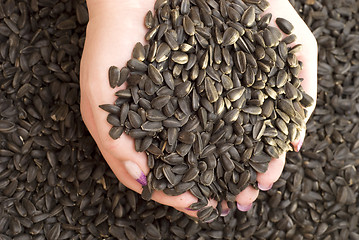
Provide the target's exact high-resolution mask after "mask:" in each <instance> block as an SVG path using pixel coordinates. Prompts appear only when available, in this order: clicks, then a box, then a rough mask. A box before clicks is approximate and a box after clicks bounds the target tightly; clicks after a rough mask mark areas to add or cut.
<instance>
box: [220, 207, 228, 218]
mask: <svg viewBox="0 0 359 240" xmlns="http://www.w3.org/2000/svg"><path fill="white" fill-rule="evenodd" d="M229 211H230V210H229V208H227V209H222V212H221V217H225V216H227V215H228V214H229Z"/></svg>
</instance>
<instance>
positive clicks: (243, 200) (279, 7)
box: [237, 0, 318, 210]
mask: <svg viewBox="0 0 359 240" xmlns="http://www.w3.org/2000/svg"><path fill="white" fill-rule="evenodd" d="M269 3H270V6H269V7H268V9H266V11H265V12H264V13H263V15H264V14H266V13H271V14H272V19H271V22H270V25H271V26H277V25H276V23H275V20H276V19H277V18H278V17H280V18H284V19H287V20H288V21H289V22H291V23H292V24H293V26H294V30H293V34H295V35H296V36H297V40H296V41H295V42H293V43H292V44H290V46H294V45H296V44H302V51H300V52H298V53H297V54H296V56H297V58H298V60H300V61H302V63H303V70H302V71H301V72H300V74H299V77H300V78H303V79H304V80H303V82H302V87H303V89H304V91H305V92H306V93H307V94H309V95H310V96H311V97H312V98H313V99H314V104H313V105H312V106H310V107H308V108H307V109H306V110H307V111H308V114H307V118H306V119H305V122H307V121H308V119H309V117H310V116H311V114H312V113H313V111H314V108H315V105H316V104H315V103H316V99H317V61H318V60H317V58H318V49H317V42H316V39H315V37H314V35H313V34H312V32H311V31H310V29H309V28H308V26H307V25H306V24H305V22H304V21H303V20H302V19H301V18H300V16H299V15H298V14H297V12H296V11H295V9H294V8H293V6H292V5H291V4H290V2H289V1H288V0H269ZM283 35H284V37H285V36H286V35H285V34H284V33H283ZM304 138H305V129H304V130H302V131H301V132H300V135H299V138H298V139H296V140H295V141H294V142H292V146H293V148H294V149H295V151H297V152H298V151H299V150H300V148H301V147H302V144H303V141H304ZM285 156H286V154H285V153H283V154H282V155H281V156H280V157H279V158H278V159H272V160H271V161H270V162H269V165H268V170H267V171H266V172H265V173H258V174H257V182H258V188H259V189H260V190H263V191H267V190H269V189H271V187H272V185H273V183H274V182H275V181H277V180H278V178H279V177H280V175H281V173H282V171H283V168H284V164H285ZM246 190H247V191H248V192H246V191H242V192H241V193H240V194H239V195H238V196H237V202H238V204H240V206H238V207H239V209H243V210H248V209H250V207H251V205H252V202H253V201H254V200H255V199H256V198H257V196H258V193H259V191H258V190H255V189H253V188H251V187H248V188H247V189H246Z"/></svg>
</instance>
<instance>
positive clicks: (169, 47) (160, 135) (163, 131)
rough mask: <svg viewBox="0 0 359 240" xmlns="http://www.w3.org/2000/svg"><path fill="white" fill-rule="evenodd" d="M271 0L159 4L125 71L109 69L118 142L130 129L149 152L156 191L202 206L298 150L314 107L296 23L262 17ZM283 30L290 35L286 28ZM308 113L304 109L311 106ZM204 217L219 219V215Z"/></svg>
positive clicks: (228, 196) (229, 196)
mask: <svg viewBox="0 0 359 240" xmlns="http://www.w3.org/2000/svg"><path fill="white" fill-rule="evenodd" d="M268 4H269V3H268V2H267V1H255V2H251V1H245V2H243V1H241V0H234V1H225V0H220V1H217V0H211V1H204V0H195V1H189V0H182V1H176V0H173V1H167V0H157V1H156V3H155V6H154V9H155V12H154V14H153V13H152V12H151V11H149V12H148V13H147V14H146V16H145V26H146V27H147V28H149V30H148V32H147V34H146V36H145V39H146V40H147V41H148V44H146V45H145V46H143V45H142V44H141V43H137V44H136V45H135V47H134V49H133V52H132V58H131V59H130V60H129V61H128V62H127V65H126V66H125V67H123V68H122V69H119V68H118V67H116V66H112V67H110V69H109V82H110V85H111V86H112V87H115V86H121V85H122V84H123V83H124V82H126V83H127V88H126V89H122V90H119V91H117V92H116V96H117V97H118V99H117V100H116V102H115V104H104V105H101V106H100V107H101V108H102V109H104V110H106V111H108V112H109V115H108V118H107V121H108V122H109V123H110V124H111V125H113V127H112V129H111V130H110V133H109V134H110V135H111V137H112V138H114V139H117V138H118V137H120V136H121V134H122V133H123V132H125V133H126V134H128V135H130V136H131V137H132V138H133V139H135V148H136V150H137V151H140V152H143V151H146V153H147V154H148V165H149V167H150V169H151V172H150V173H149V175H148V176H147V180H148V185H147V186H145V187H144V193H143V194H142V195H143V197H144V198H146V199H149V198H150V197H151V193H152V192H153V190H161V191H164V193H166V194H167V195H171V196H176V195H179V194H182V193H184V192H186V191H188V190H189V191H190V192H191V193H192V194H193V195H194V196H196V197H197V198H198V199H199V200H200V202H199V203H196V204H195V205H193V206H191V208H192V209H193V210H198V209H201V208H202V207H204V206H205V205H206V204H207V202H208V199H209V198H212V199H215V200H217V201H221V200H226V201H227V202H228V203H229V205H230V206H231V207H232V208H234V207H235V204H234V203H235V196H236V195H237V194H239V193H240V192H241V191H242V190H243V189H245V188H246V187H247V186H249V185H254V186H255V184H256V174H257V173H263V172H265V171H266V170H267V168H268V163H269V161H270V160H271V159H272V158H278V157H279V156H280V155H281V154H282V153H284V152H287V151H290V150H292V147H291V145H290V143H291V142H292V141H294V140H295V139H296V138H297V137H298V134H299V132H300V131H301V129H303V128H305V122H304V119H305V117H306V110H305V109H304V108H305V107H308V106H310V105H312V104H313V99H312V98H311V97H310V96H309V95H308V94H306V93H305V92H304V91H303V89H302V87H301V81H302V79H300V78H299V77H298V75H299V72H300V70H301V68H302V63H301V62H300V61H298V59H297V58H296V55H295V53H296V52H297V51H299V50H300V48H301V45H295V46H292V47H289V46H288V44H289V43H292V42H293V40H295V38H296V37H295V35H293V34H292V35H291V33H292V31H293V25H292V24H291V23H290V22H289V21H287V20H285V19H283V18H277V19H276V23H277V25H278V27H279V28H277V27H272V26H269V25H268V24H269V22H270V20H271V14H270V13H267V14H263V11H264V10H265V9H266V8H267V7H268ZM279 29H280V30H282V31H283V32H284V33H285V34H288V36H287V37H284V34H283V33H282V32H281V31H280V30H279ZM303 107H304V108H303ZM212 210H213V209H210V210H208V211H205V214H201V213H202V212H201V211H200V212H199V215H201V216H202V217H200V219H206V220H207V221H208V220H211V219H212V218H215V217H216V216H217V215H218V213H217V211H216V210H213V212H211V211H212Z"/></svg>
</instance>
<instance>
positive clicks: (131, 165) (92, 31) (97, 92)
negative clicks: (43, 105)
mask: <svg viewBox="0 0 359 240" xmlns="http://www.w3.org/2000/svg"><path fill="white" fill-rule="evenodd" d="M87 3H88V8H89V15H90V21H89V23H88V26H87V32H86V34H87V37H86V43H85V48H84V52H83V56H82V60H81V72H80V84H81V112H82V116H83V119H84V122H85V124H86V125H87V127H88V129H89V131H90V133H91V134H92V136H93V138H94V139H95V141H96V143H97V145H98V146H99V149H100V150H101V152H102V154H103V156H104V158H105V159H106V161H107V162H108V164H109V166H110V167H111V169H112V170H113V172H114V173H115V175H116V176H117V178H118V179H119V180H120V181H121V182H122V183H123V184H124V185H126V186H127V187H129V188H131V189H132V190H134V191H136V192H139V193H140V192H141V191H142V186H141V184H145V181H146V178H145V175H146V174H147V173H148V172H149V168H148V166H147V157H146V155H145V154H144V153H138V152H136V151H135V149H134V143H133V140H132V139H131V138H130V137H129V136H127V135H125V134H123V135H122V136H121V138H119V139H117V140H113V139H112V138H111V137H110V136H109V134H108V132H109V130H110V128H111V126H110V125H109V124H107V123H106V118H107V113H106V112H105V111H103V110H101V109H100V108H99V107H98V106H99V105H101V104H105V103H113V102H114V101H115V100H116V96H115V92H116V91H118V90H119V89H122V88H125V86H121V87H120V88H117V89H112V88H111V87H110V86H109V84H108V68H109V67H110V66H112V65H114V66H118V67H122V66H124V65H125V64H126V62H127V60H128V59H130V57H131V52H132V48H133V46H134V45H135V43H136V42H138V41H141V42H142V43H144V35H145V33H146V31H147V30H146V29H145V27H144V26H143V18H144V15H145V14H146V12H147V11H148V10H149V9H153V5H154V0H148V1H143V0H142V1H141V0H132V1H130V0H127V1H119V0H112V1H109V0H108V1H87ZM271 4H272V6H271V8H270V9H268V11H271V12H272V14H273V18H272V21H273V20H274V19H275V17H276V16H280V17H284V18H286V19H288V20H290V21H291V22H292V23H293V25H294V26H295V33H296V34H297V36H298V40H297V43H301V44H303V51H302V54H301V56H298V59H300V60H301V61H303V63H304V69H303V71H302V73H301V77H303V78H304V79H305V80H304V82H303V87H304V89H305V90H306V91H307V92H308V93H309V94H310V95H311V96H312V97H313V98H315V96H316V66H317V64H316V59H317V57H316V55H317V53H316V42H315V39H314V37H313V36H312V34H311V32H310V31H309V29H308V28H307V27H306V25H305V24H304V22H303V21H302V20H301V19H300V17H299V16H298V15H297V13H296V12H295V10H294V9H293V8H292V7H291V5H290V4H289V2H287V0H274V1H271ZM279 4H280V6H279ZM288 13H289V14H288ZM309 52H310V53H309ZM306 66H308V67H306ZM309 111H310V112H311V111H312V109H311V110H309ZM301 136H302V137H301V138H300V139H303V138H304V132H303V133H302V134H301ZM301 142H302V140H298V141H296V142H295V143H293V145H294V146H295V147H297V146H299V145H300V144H301ZM284 160H285V156H284V155H282V156H281V157H280V158H279V159H273V160H272V161H271V162H270V163H269V167H268V171H267V172H266V173H264V174H258V178H257V180H258V183H259V186H260V188H262V189H263V190H265V189H268V188H269V186H271V184H272V183H273V182H275V181H276V180H277V179H278V178H279V176H280V174H281V172H282V170H283V166H284ZM257 196H258V190H255V189H253V188H252V187H248V188H246V189H245V190H243V191H242V192H241V193H240V194H239V195H238V196H237V198H236V199H237V202H238V203H239V209H241V210H243V211H244V210H248V209H249V207H250V205H251V203H252V202H253V201H254V200H255V199H256V198H257ZM152 199H153V200H155V201H157V202H159V203H161V204H165V205H169V206H172V207H175V208H176V209H178V210H180V211H182V212H185V213H187V214H188V215H191V216H196V213H195V212H192V211H188V210H186V208H188V206H189V205H191V204H192V203H194V202H196V201H197V198H195V197H194V196H193V195H192V194H190V193H188V192H187V193H184V194H182V195H180V196H176V197H173V196H167V195H165V194H164V193H163V192H155V193H154V194H153V195H152ZM209 204H210V205H212V206H214V207H215V206H216V205H217V203H216V202H215V201H210V203H209ZM222 207H223V209H224V212H226V204H222Z"/></svg>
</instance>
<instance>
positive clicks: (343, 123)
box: [0, 0, 359, 239]
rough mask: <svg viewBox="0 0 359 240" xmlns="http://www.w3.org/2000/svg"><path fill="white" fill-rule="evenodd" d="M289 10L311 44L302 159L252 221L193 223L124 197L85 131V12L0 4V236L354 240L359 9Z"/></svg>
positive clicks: (48, 1) (46, 1) (43, 1)
mask: <svg viewBox="0 0 359 240" xmlns="http://www.w3.org/2000/svg"><path fill="white" fill-rule="evenodd" d="M292 3H293V5H294V6H295V8H296V9H297V10H298V12H299V13H300V14H301V15H302V16H303V18H304V19H305V21H306V22H307V24H308V25H309V26H310V27H311V29H312V31H313V33H314V35H315V37H316V38H317V41H318V44H319V68H318V76H319V85H318V103H317V108H316V110H315V112H314V115H313V117H312V118H311V120H310V121H309V123H308V125H307V128H308V130H307V134H308V136H307V138H306V141H305V142H304V146H303V148H302V150H301V153H289V154H288V155H287V164H286V166H285V169H284V172H283V174H282V176H281V178H280V179H279V180H278V181H277V182H276V183H275V185H274V186H273V189H272V190H270V191H268V192H267V193H264V192H261V193H260V195H259V197H258V200H257V201H256V202H255V204H254V206H253V209H252V210H251V211H249V212H248V213H241V212H239V211H236V212H231V213H230V214H229V215H228V216H227V217H224V218H219V219H218V220H216V221H214V222H213V223H210V224H202V223H200V224H197V223H195V222H193V221H192V220H189V219H188V218H187V217H185V216H184V215H183V214H182V213H180V212H178V211H176V210H174V209H172V208H168V207H165V206H162V205H159V204H156V203H155V202H146V201H143V200H142V199H141V197H140V196H139V195H137V194H135V193H134V192H132V191H129V190H127V189H126V188H125V187H124V186H123V185H122V184H120V183H119V182H118V181H117V179H116V178H115V176H114V175H113V174H112V172H111V171H110V169H109V168H108V166H107V165H106V163H105V161H104V160H103V159H102V157H101V155H100V153H99V151H98V149H97V148H96V146H95V144H94V141H93V140H92V138H91V136H90V135H89V133H88V132H87V131H86V128H85V126H84V124H83V123H82V121H81V117H80V112H79V85H78V73H79V60H80V58H81V51H82V47H83V43H84V34H85V27H86V22H87V20H88V15H87V10H86V7H85V5H84V3H83V2H82V1H81V2H78V1H66V0H64V1H56V0H39V1H37V0H31V1H16V2H15V1H14V0H8V1H0V19H1V20H0V63H1V65H0V71H1V74H0V88H1V92H0V116H1V117H0V238H1V239H31V238H33V239H80V238H81V239H99V238H105V239H111V238H116V237H117V238H120V239H126V238H127V239H141V238H143V239H161V238H162V239H185V238H188V239H234V238H236V239H245V238H249V237H252V239H275V238H280V239H284V238H287V239H288V238H290V239H313V238H314V237H316V238H317V239H359V225H358V215H359V211H358V209H359V205H358V202H357V198H358V187H359V174H358V166H359V140H358V138H359V29H358V26H359V25H358V23H359V13H358V8H359V2H358V1H353V0H348V1H331V0H327V1H324V0H323V1H315V0H308V3H309V4H305V1H295V2H294V1H292ZM74 123H75V124H74ZM168 230H169V231H168Z"/></svg>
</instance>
